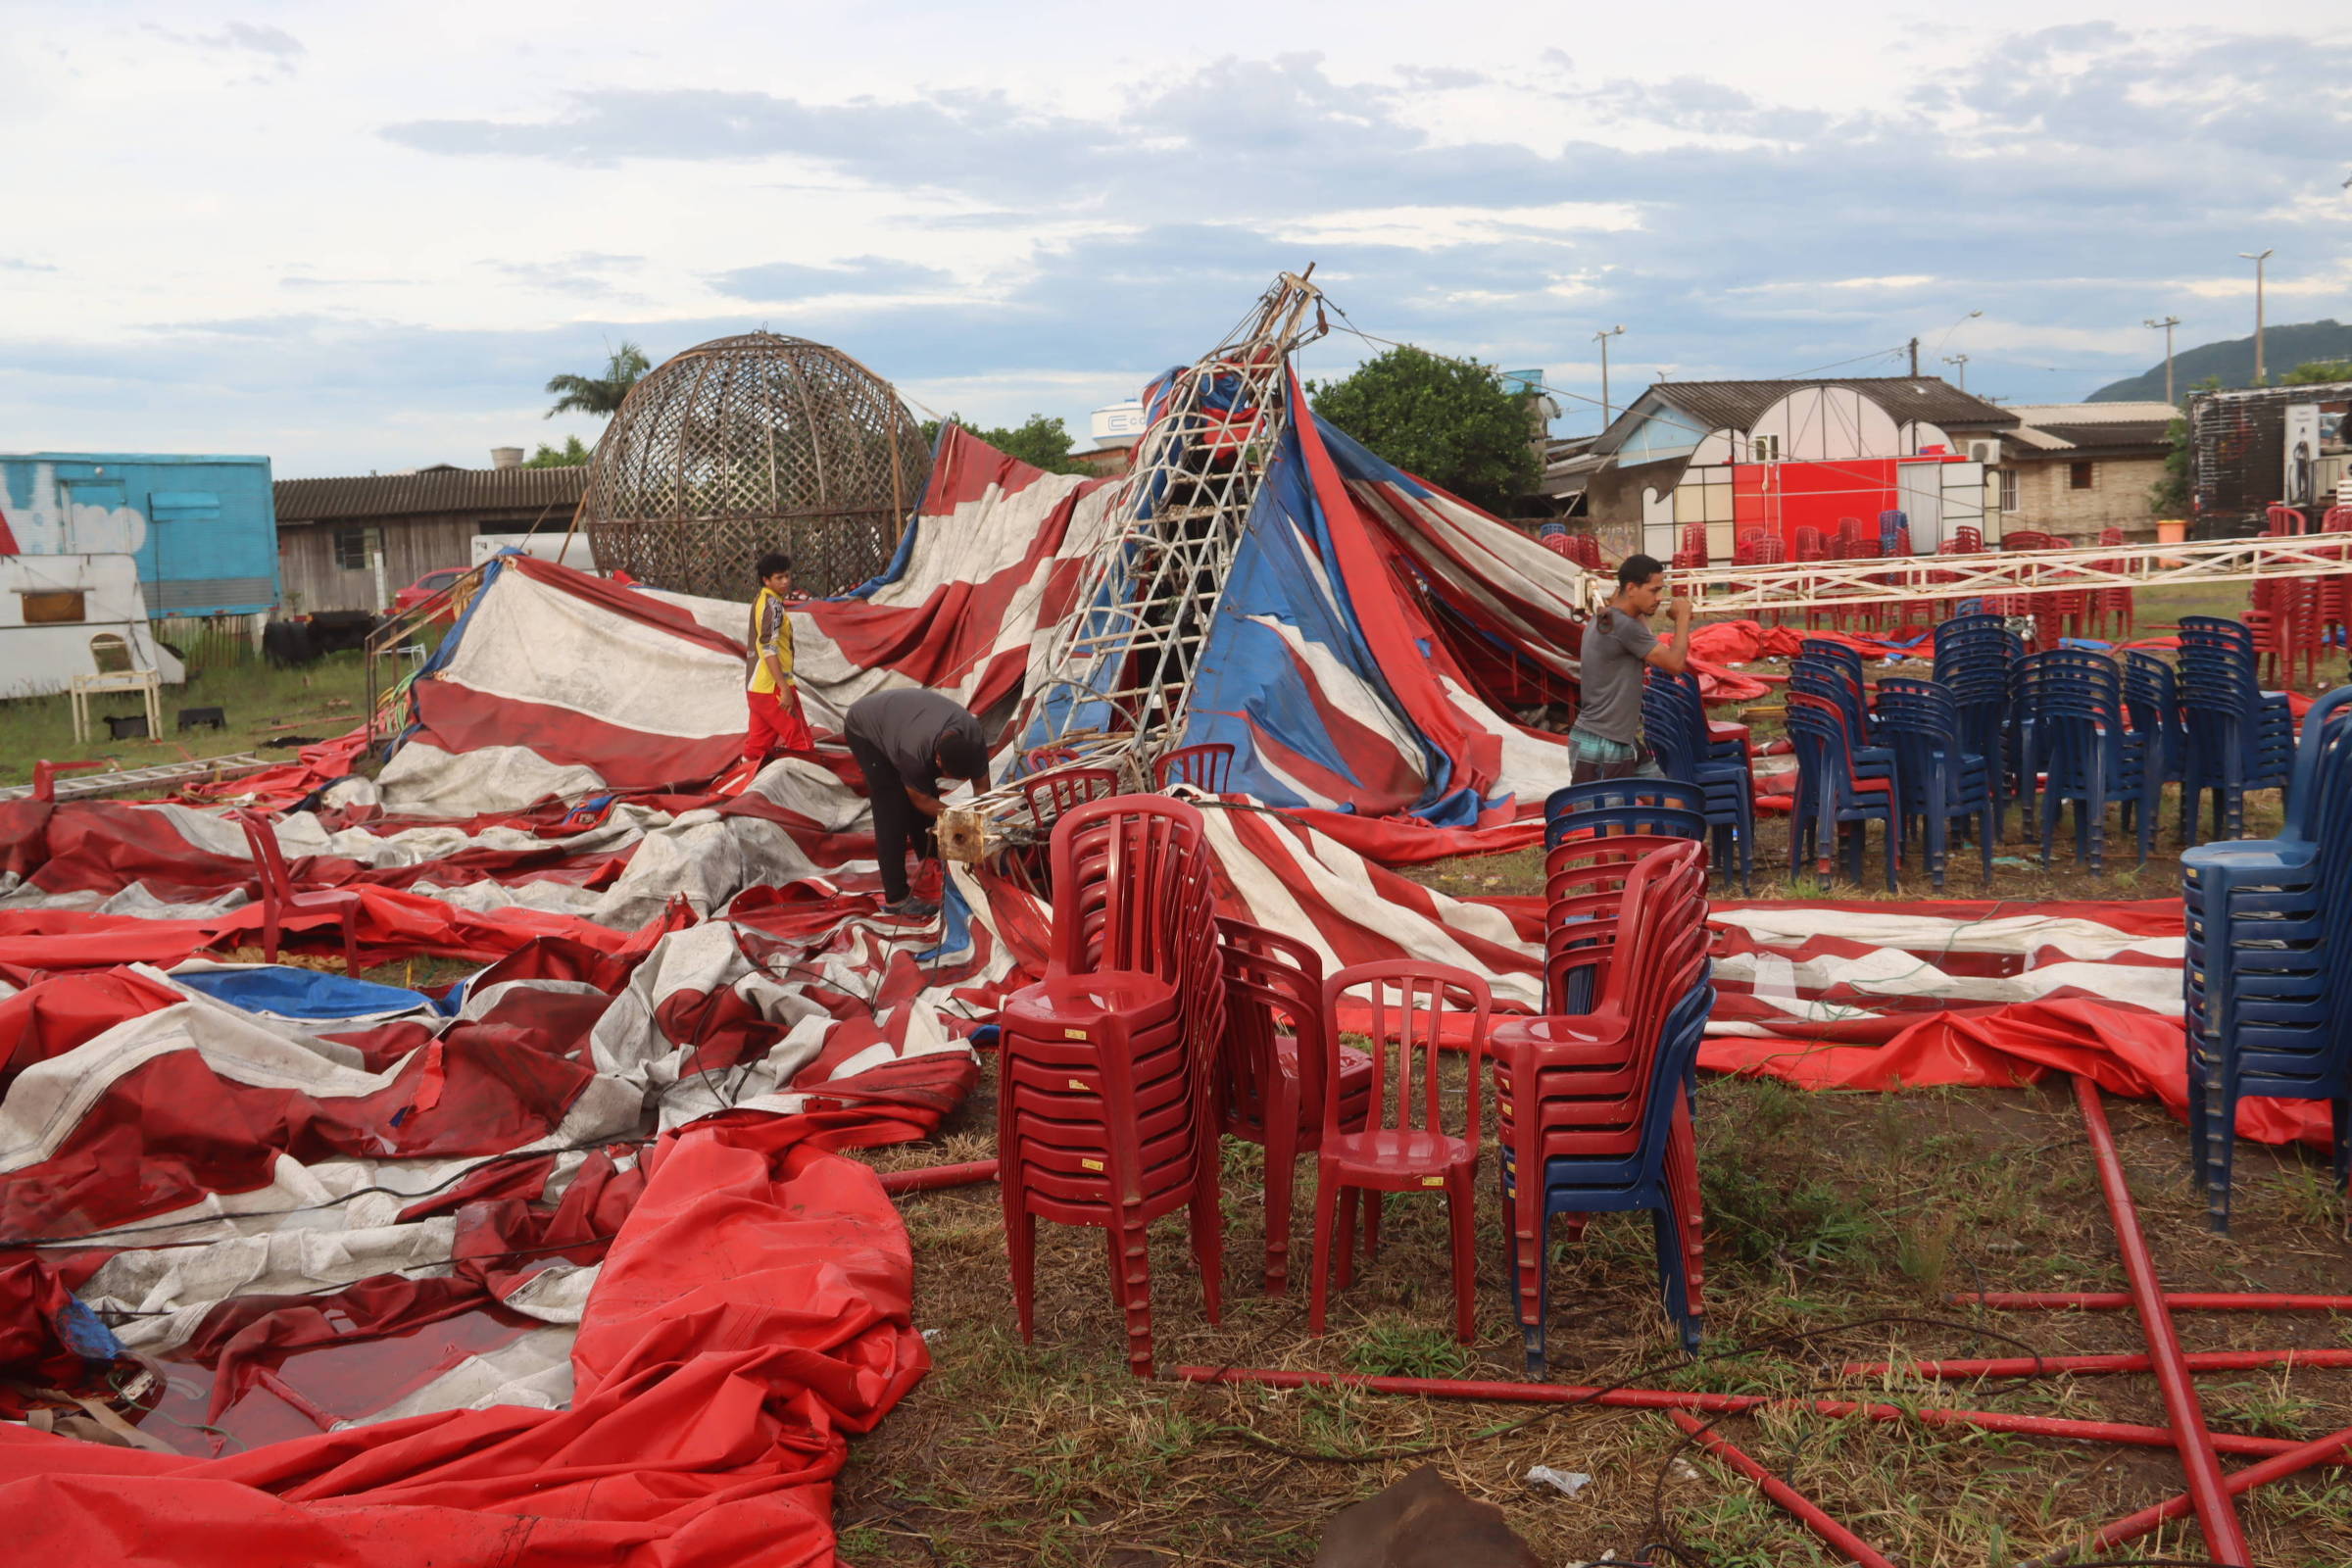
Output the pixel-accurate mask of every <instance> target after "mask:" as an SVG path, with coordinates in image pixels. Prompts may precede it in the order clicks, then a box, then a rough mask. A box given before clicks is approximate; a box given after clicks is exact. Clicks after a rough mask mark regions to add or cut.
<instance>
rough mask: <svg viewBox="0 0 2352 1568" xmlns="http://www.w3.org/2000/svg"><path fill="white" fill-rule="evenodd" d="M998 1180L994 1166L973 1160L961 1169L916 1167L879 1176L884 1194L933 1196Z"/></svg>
mask: <svg viewBox="0 0 2352 1568" xmlns="http://www.w3.org/2000/svg"><path fill="white" fill-rule="evenodd" d="M996 1179H997V1162H996V1161H995V1160H993V1159H975V1160H970V1161H968V1162H966V1163H964V1164H961V1165H917V1166H916V1167H915V1168H914V1169H912V1170H888V1171H884V1172H883V1173H882V1190H883V1191H884V1192H886V1193H935V1192H938V1191H939V1190H940V1189H941V1188H943V1187H976V1186H978V1185H979V1184H980V1183H982V1182H993V1181H995V1180H996Z"/></svg>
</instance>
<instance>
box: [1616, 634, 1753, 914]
mask: <svg viewBox="0 0 2352 1568" xmlns="http://www.w3.org/2000/svg"><path fill="white" fill-rule="evenodd" d="M1642 733H1643V735H1644V736H1646V737H1647V739H1648V741H1649V748H1650V750H1651V751H1652V752H1653V753H1655V754H1656V756H1657V760H1658V766H1659V768H1660V769H1662V770H1663V771H1664V772H1665V774H1666V776H1667V777H1668V778H1671V779H1676V780H1679V781H1681V782H1682V783H1685V784H1689V785H1691V786H1692V787H1694V788H1696V789H1697V790H1699V791H1700V792H1701V793H1702V795H1703V796H1704V798H1705V802H1706V805H1705V811H1706V816H1707V821H1708V823H1709V824H1710V825H1711V826H1712V828H1713V829H1714V844H1715V848H1714V854H1713V857H1712V858H1713V859H1714V862H1715V863H1716V864H1717V865H1718V866H1721V867H1722V868H1723V874H1724V875H1725V876H1726V877H1727V878H1728V877H1729V876H1730V875H1731V871H1732V865H1733V863H1734V860H1735V858H1737V861H1738V864H1739V867H1740V891H1742V892H1746V891H1749V890H1750V889H1751V888H1752V885H1753V877H1754V873H1755V863H1756V781H1755V775H1754V774H1753V773H1752V772H1750V771H1749V768H1748V761H1747V752H1746V749H1745V748H1744V747H1741V746H1739V745H1738V744H1737V743H1733V744H1732V745H1731V746H1730V747H1727V748H1726V750H1727V751H1730V752H1731V753H1733V754H1734V755H1730V756H1722V755H1717V754H1716V752H1715V751H1714V750H1713V749H1712V748H1711V747H1710V746H1709V744H1708V740H1707V711H1706V706H1705V704H1704V703H1702V702H1701V701H1700V700H1699V695H1698V682H1697V680H1696V678H1695V677H1693V678H1691V680H1689V681H1688V682H1686V681H1684V680H1682V679H1680V678H1678V677H1676V676H1674V675H1672V674H1670V673H1668V672H1667V671H1664V670H1655V669H1653V670H1651V671H1650V672H1649V679H1648V681H1647V682H1646V683H1644V684H1643V686H1642Z"/></svg>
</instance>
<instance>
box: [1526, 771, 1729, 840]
mask: <svg viewBox="0 0 2352 1568" xmlns="http://www.w3.org/2000/svg"><path fill="white" fill-rule="evenodd" d="M1571 833H1574V834H1577V835H1579V836H1580V837H1582V836H1592V837H1599V836H1602V835H1605V834H1610V833H1650V834H1659V835H1664V836H1668V837H1673V838H1685V839H1700V840H1704V839H1705V838H1706V836H1707V798H1706V793H1705V791H1703V790H1701V789H1699V788H1698V786H1697V785H1695V784H1685V783H1684V782H1682V781H1681V780H1680V779H1671V778H1612V779H1602V780H1599V781H1598V782H1596V783H1592V784H1569V785H1564V786H1562V787H1561V788H1559V789H1556V790H1553V791H1552V792H1551V793H1550V794H1549V795H1546V796H1545V797H1544V848H1545V849H1547V850H1548V849H1551V848H1552V847H1554V846H1555V845H1557V844H1558V843H1559V842H1560V841H1561V840H1562V839H1564V838H1566V837H1568V836H1569V835H1570V834H1571Z"/></svg>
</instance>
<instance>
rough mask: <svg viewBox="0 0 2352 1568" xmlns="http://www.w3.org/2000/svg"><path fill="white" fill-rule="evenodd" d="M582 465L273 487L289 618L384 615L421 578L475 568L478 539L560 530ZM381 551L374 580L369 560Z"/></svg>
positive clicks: (573, 502) (285, 482)
mask: <svg viewBox="0 0 2352 1568" xmlns="http://www.w3.org/2000/svg"><path fill="white" fill-rule="evenodd" d="M587 478H588V470H587V468H586V467H584V466H580V467H568V468H521V467H515V468H459V467H453V466H448V465H446V464H445V465H442V466H437V467H431V468H419V469H417V471H415V472H414V473H381V474H377V473H370V474H365V475H362V476H359V477H356V478H349V479H280V480H278V481H277V484H276V487H275V489H276V501H277V559H278V574H279V578H280V581H281V583H282V587H283V593H284V601H285V609H286V612H287V613H289V614H306V613H311V612H314V611H320V610H382V609H384V608H385V607H386V606H387V605H388V604H390V602H391V599H392V596H393V595H394V594H396V593H398V592H399V591H400V590H401V589H403V588H406V587H407V586H408V585H409V584H411V583H413V582H415V581H416V580H417V578H419V577H421V576H423V575H424V574H425V573H426V572H428V571H434V570H437V569H439V568H440V567H443V566H466V565H471V564H473V538H474V535H476V534H483V533H528V532H530V531H531V530H532V529H533V528H534V527H536V528H538V529H540V530H541V531H542V532H544V531H547V530H550V529H552V530H554V531H555V532H557V533H559V534H560V533H562V532H563V531H564V529H565V528H566V527H568V526H570V523H571V514H572V509H573V508H575V507H577V506H578V505H579V501H580V491H581V489H582V487H583V486H584V485H585V484H586V483H587ZM378 551H381V552H382V554H383V580H382V582H381V584H380V585H379V584H378V582H377V580H376V564H375V559H374V558H375V554H376V552H378Z"/></svg>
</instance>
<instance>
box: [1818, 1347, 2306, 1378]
mask: <svg viewBox="0 0 2352 1568" xmlns="http://www.w3.org/2000/svg"><path fill="white" fill-rule="evenodd" d="M2180 1359H2181V1362H2182V1364H2183V1365H2185V1366H2186V1367H2187V1368H2188V1369H2189V1370H2190V1371H2191V1372H2249V1371H2253V1370H2255V1369H2256V1368H2259V1367H2272V1366H2352V1350H2191V1351H2189V1352H2188V1353H2187V1354H2185V1355H2183V1356H2182V1357H2181V1358H2180ZM2153 1364H2154V1363H2153V1362H2151V1361H2150V1360H2149V1359H2148V1358H2147V1357H2146V1356H2144V1355H2045V1356H2041V1357H2039V1358H2038V1359H2037V1358H2035V1357H2034V1356H2031V1355H2008V1356H1991V1357H1987V1358H1985V1359H1983V1360H1976V1361H1970V1360H1958V1361H1907V1362H1891V1361H1848V1362H1847V1363H1846V1364H1845V1365H1844V1366H1843V1367H1841V1368H1839V1369H1838V1370H1839V1372H1840V1373H1841V1374H1842V1375H1843V1376H1845V1377H1849V1378H1875V1377H1884V1376H1885V1375H1886V1374H1887V1370H1888V1369H1889V1368H1892V1369H1893V1370H1894V1371H1896V1372H1899V1373H1901V1374H1902V1375H1903V1376H1905V1377H1914V1378H2031V1377H2038V1376H2041V1375H2042V1374H2044V1373H2050V1372H2072V1373H2074V1374H2076V1375H2077V1376H2081V1375H2083V1374H2085V1373H2096V1372H2145V1371H2147V1370H2149V1368H2150V1367H2151V1366H2152V1365H2153Z"/></svg>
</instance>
